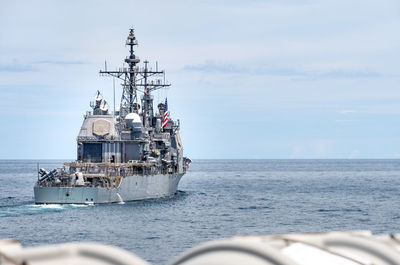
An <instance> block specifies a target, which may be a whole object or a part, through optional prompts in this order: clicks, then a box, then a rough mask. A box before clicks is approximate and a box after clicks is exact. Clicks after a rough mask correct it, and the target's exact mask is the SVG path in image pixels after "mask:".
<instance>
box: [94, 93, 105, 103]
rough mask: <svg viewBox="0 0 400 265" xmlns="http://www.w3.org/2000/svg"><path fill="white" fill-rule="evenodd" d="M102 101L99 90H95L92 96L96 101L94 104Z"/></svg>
mask: <svg viewBox="0 0 400 265" xmlns="http://www.w3.org/2000/svg"><path fill="white" fill-rule="evenodd" d="M102 99H103V95H102V94H101V93H100V91H99V90H97V92H96V94H94V100H96V102H99V101H101V100H102Z"/></svg>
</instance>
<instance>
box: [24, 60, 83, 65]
mask: <svg viewBox="0 0 400 265" xmlns="http://www.w3.org/2000/svg"><path fill="white" fill-rule="evenodd" d="M32 64H62V65H63V64H88V62H83V61H57V60H43V61H35V62H32Z"/></svg>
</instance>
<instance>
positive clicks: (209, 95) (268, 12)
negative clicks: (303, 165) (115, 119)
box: [0, 0, 400, 159]
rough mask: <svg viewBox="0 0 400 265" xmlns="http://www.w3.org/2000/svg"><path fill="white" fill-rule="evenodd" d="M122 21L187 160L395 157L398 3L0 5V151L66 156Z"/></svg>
mask: <svg viewBox="0 0 400 265" xmlns="http://www.w3.org/2000/svg"><path fill="white" fill-rule="evenodd" d="M131 26H133V27H134V28H135V32H136V36H137V38H138V41H139V47H138V49H137V53H136V54H137V55H138V56H139V57H140V58H141V59H142V60H143V59H148V60H150V61H151V62H153V63H154V62H155V60H157V61H158V65H159V67H160V68H163V69H165V70H166V73H167V79H168V80H169V81H170V82H171V83H172V86H171V88H170V89H168V90H167V91H162V92H158V93H156V94H155V97H156V99H158V100H160V101H163V100H164V97H165V96H168V104H169V108H170V111H171V116H172V118H174V119H176V118H179V119H180V120H181V134H182V141H183V144H184V149H185V151H184V152H185V155H187V156H189V157H191V158H400V91H399V89H400V85H399V84H400V82H399V81H400V70H399V69H400V67H399V64H400V34H399V32H400V1H398V0H381V1H376V0H375V1H369V0H354V1H349V0H324V1H320V0H319V1H317V0H315V1H314V0H304V1H303V0H297V1H295V0H269V1H268V0H267V1H248V0H247V1H244V0H243V1H240V0H233V1H227V0H226V1H211V0H210V1H15V0H13V1H7V0H6V1H5V0H2V1H1V4H0V111H1V118H0V119H1V120H0V122H1V123H0V124H1V130H0V136H1V139H2V144H1V150H2V152H1V154H0V158H2V159H11V158H65V159H74V158H75V156H76V136H77V134H78V132H79V129H80V126H81V124H82V120H83V114H84V113H85V112H86V111H87V110H90V107H89V101H91V100H93V95H94V93H95V92H96V90H97V89H99V90H101V91H102V92H103V94H104V95H105V98H106V99H107V100H108V101H109V102H110V103H111V102H112V79H110V78H106V77H100V76H99V75H98V71H99V70H100V69H101V68H102V67H103V65H104V60H107V64H108V68H109V69H110V68H115V67H120V66H121V65H122V60H123V58H125V56H126V54H127V52H128V50H127V48H126V47H125V46H124V44H125V39H126V37H127V34H128V33H129V28H130V27H131ZM118 91H120V90H118ZM119 96H120V95H117V98H119ZM111 105H112V104H111Z"/></svg>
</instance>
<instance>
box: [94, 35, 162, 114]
mask: <svg viewBox="0 0 400 265" xmlns="http://www.w3.org/2000/svg"><path fill="white" fill-rule="evenodd" d="M126 45H128V46H129V57H127V58H126V59H125V60H124V62H125V63H127V64H128V67H122V68H119V69H118V70H115V71H108V70H107V69H105V70H104V71H102V70H100V75H110V76H113V77H116V78H118V79H120V80H122V81H123V83H122V84H121V85H122V97H121V105H120V117H121V118H124V117H125V116H126V115H127V114H128V113H132V112H135V113H138V114H139V108H138V107H137V105H138V103H137V101H138V95H137V94H138V91H139V92H143V101H144V103H143V118H145V117H148V116H152V110H151V112H150V113H149V111H150V109H149V108H150V107H151V108H152V97H150V93H151V92H152V91H154V90H157V89H160V88H163V87H168V86H170V84H168V83H165V81H163V80H165V73H164V71H158V69H157V68H158V66H157V67H156V71H152V70H151V69H149V68H148V66H147V65H148V61H145V62H144V64H145V66H144V67H143V68H139V67H138V66H137V64H138V63H139V62H140V59H139V57H137V56H136V55H135V54H134V46H137V45H138V42H137V40H136V37H135V33H134V30H133V28H131V29H130V30H129V35H128V38H127V40H126ZM157 75H163V76H164V78H163V80H162V79H157V80H156V81H155V82H154V80H151V81H150V80H149V78H150V77H153V76H157ZM150 101H151V104H150ZM144 121H145V119H143V122H144Z"/></svg>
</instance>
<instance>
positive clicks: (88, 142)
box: [34, 29, 191, 203]
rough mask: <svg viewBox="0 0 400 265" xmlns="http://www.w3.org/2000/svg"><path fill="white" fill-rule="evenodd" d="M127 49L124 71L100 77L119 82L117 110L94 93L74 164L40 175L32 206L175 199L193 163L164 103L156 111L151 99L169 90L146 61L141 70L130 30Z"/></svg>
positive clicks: (131, 30) (106, 72)
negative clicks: (173, 196)
mask: <svg viewBox="0 0 400 265" xmlns="http://www.w3.org/2000/svg"><path fill="white" fill-rule="evenodd" d="M126 45H127V46H129V56H128V57H127V58H126V59H125V60H124V62H125V64H124V67H122V68H119V69H118V70H115V71H108V70H107V69H104V70H102V71H100V74H101V75H104V76H112V77H113V78H116V79H117V80H122V96H121V103H120V106H119V110H118V111H115V110H114V112H110V111H109V105H108V103H107V102H106V101H105V100H104V99H103V96H102V94H101V93H100V92H99V91H97V92H96V94H95V97H94V101H93V102H91V104H90V106H91V107H92V111H89V112H87V113H86V115H85V116H84V121H83V124H82V127H81V130H80V132H79V135H78V137H77V160H76V161H74V162H66V163H64V168H61V169H53V170H52V171H50V172H48V171H46V170H45V169H40V170H39V177H38V181H37V183H36V185H35V187H34V193H35V202H36V203H111V202H120V201H130V200H141V199H149V198H158V197H165V196H171V195H173V194H175V193H176V191H177V187H178V183H179V181H180V179H181V177H182V176H183V174H185V172H186V171H187V169H188V167H189V164H190V162H191V161H190V159H189V158H186V157H184V156H183V146H182V142H181V139H180V135H179V129H180V122H179V120H177V121H174V120H172V119H171V118H170V113H169V111H168V110H167V104H168V103H167V100H165V102H161V103H159V104H158V105H157V111H155V110H154V106H153V100H154V97H153V95H152V92H153V91H155V90H157V89H160V88H165V87H168V86H170V84H168V83H166V82H165V73H164V71H159V70H158V67H157V66H156V69H155V70H152V69H151V68H149V64H148V61H144V65H142V66H139V63H140V59H139V58H138V57H137V56H136V55H135V53H134V46H136V45H137V40H136V37H135V34H134V30H133V29H130V32H129V35H128V38H127V41H126ZM125 66H127V67H125ZM105 68H106V67H105ZM139 95H141V98H140V101H139Z"/></svg>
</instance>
